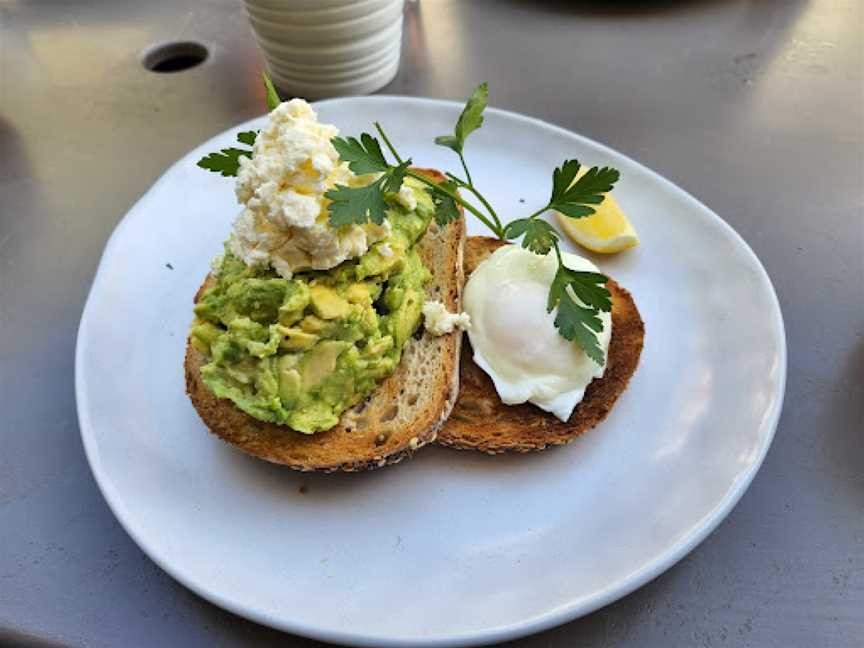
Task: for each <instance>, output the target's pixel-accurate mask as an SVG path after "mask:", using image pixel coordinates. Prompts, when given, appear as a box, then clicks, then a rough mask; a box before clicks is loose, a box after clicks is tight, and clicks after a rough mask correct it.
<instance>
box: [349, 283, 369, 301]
mask: <svg viewBox="0 0 864 648" xmlns="http://www.w3.org/2000/svg"><path fill="white" fill-rule="evenodd" d="M345 298H346V299H347V300H348V301H349V302H351V303H352V304H362V303H363V302H365V301H368V300H369V289H368V288H367V287H366V284H365V283H363V282H358V283H353V284H351V285H350V286H348V289H347V290H346V291H345Z"/></svg>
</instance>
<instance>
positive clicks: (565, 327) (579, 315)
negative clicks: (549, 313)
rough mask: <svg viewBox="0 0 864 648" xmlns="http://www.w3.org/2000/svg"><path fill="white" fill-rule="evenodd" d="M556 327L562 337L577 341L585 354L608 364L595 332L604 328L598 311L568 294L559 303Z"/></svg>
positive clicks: (597, 361) (601, 363)
mask: <svg viewBox="0 0 864 648" xmlns="http://www.w3.org/2000/svg"><path fill="white" fill-rule="evenodd" d="M555 328H557V329H558V333H560V334H561V337H563V338H564V339H566V340H570V341H571V342H576V344H578V345H579V346H580V347H581V348H582V350H583V351H585V355H587V356H588V357H589V358H591V359H592V360H593V361H594V362H596V363H597V364H598V365H600V366H602V365H604V364H606V358H605V356H604V353H603V349H602V348H600V344H599V343H598V342H597V335H596V334H595V333H594V331H597V332H598V333H599V332H600V331H602V330H603V322H602V321H601V320H600V318H599V317H597V312H596V311H593V310H591V309H590V308H584V307H582V306H579V305H578V304H577V303H576V302H574V301H573V300H572V299H570V297H569V295H567V296H565V297H564V298H563V299H562V300H561V301H560V302H559V303H558V314H557V315H555Z"/></svg>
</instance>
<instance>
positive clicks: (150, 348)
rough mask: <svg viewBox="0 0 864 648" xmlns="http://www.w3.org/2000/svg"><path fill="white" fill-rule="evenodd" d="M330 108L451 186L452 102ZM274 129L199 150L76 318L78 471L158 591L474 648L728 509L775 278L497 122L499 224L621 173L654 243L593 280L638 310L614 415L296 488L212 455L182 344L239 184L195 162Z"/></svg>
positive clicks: (768, 417) (761, 440)
mask: <svg viewBox="0 0 864 648" xmlns="http://www.w3.org/2000/svg"><path fill="white" fill-rule="evenodd" d="M318 110H319V112H320V115H321V118H322V119H323V120H324V121H328V122H333V123H335V124H337V125H338V126H339V127H340V128H341V129H342V132H343V133H345V134H353V135H357V134H359V133H360V132H361V131H364V130H365V131H369V130H371V127H372V123H373V121H375V120H379V121H380V122H381V123H382V124H384V126H385V128H386V129H387V131H388V134H389V135H390V137H391V139H392V141H393V142H394V143H395V145H396V146H397V147H398V149H399V150H400V151H401V152H402V154H403V155H405V156H409V155H410V156H411V157H412V158H413V160H414V162H415V164H418V165H423V166H431V167H437V168H439V169H456V168H457V166H458V163H457V162H456V160H454V156H453V154H452V153H450V152H449V151H448V150H446V149H444V148H441V147H438V146H434V145H433V143H432V139H433V137H434V136H435V135H440V134H442V133H446V132H449V131H450V130H451V129H452V126H453V123H454V121H455V119H456V116H457V115H458V112H459V106H457V105H456V104H453V103H449V102H440V101H430V100H422V99H409V98H394V97H363V98H352V99H339V100H332V101H325V102H322V103H320V104H318ZM261 124H262V120H260V119H259V120H254V121H250V122H248V123H246V124H242V125H239V126H237V127H236V128H232V129H230V130H229V131H226V132H225V133H223V134H222V135H219V136H218V137H215V138H213V139H212V140H210V141H209V142H207V143H205V144H203V145H202V146H200V147H198V148H197V149H195V150H194V151H192V152H191V153H189V154H188V155H187V156H186V157H184V158H183V159H182V160H180V161H179V162H177V163H176V164H175V165H174V166H172V167H171V168H170V169H168V171H166V173H165V175H163V176H162V178H160V179H159V181H158V182H157V183H156V184H155V185H154V186H153V187H152V188H151V189H150V190H149V191H148V192H147V193H146V194H145V195H144V196H143V197H142V198H141V200H140V201H139V202H138V203H137V204H136V205H135V206H134V207H133V208H132V210H131V211H130V212H129V214H128V215H127V216H126V217H125V218H124V219H123V221H122V222H121V223H120V225H118V227H117V229H116V231H115V232H114V234H113V235H112V237H111V240H110V241H109V243H108V245H107V248H106V250H105V254H104V256H103V258H102V262H101V264H100V266H99V270H98V272H97V275H96V278H95V280H94V282H93V287H92V290H91V292H90V297H89V299H88V301H87V306H86V308H85V310H84V315H83V317H82V320H81V328H80V331H79V335H78V346H77V354H76V392H77V399H78V412H79V418H80V424H81V433H82V436H83V439H84V446H85V448H86V451H87V457H88V459H89V461H90V465H91V466H92V469H93V473H94V475H95V477H96V480H97V482H98V483H99V486H100V488H101V489H102V492H103V493H104V495H105V498H106V499H107V501H108V503H109V505H110V506H111V508H112V510H113V511H114V513H115V514H116V515H117V517H118V519H119V520H120V522H121V523H122V524H123V526H124V527H125V528H126V530H127V531H128V532H129V534H130V535H131V536H132V538H133V539H134V540H135V541H136V542H137V543H138V544H139V545H140V546H141V548H142V549H143V550H144V551H145V552H147V554H148V555H149V556H150V557H151V558H153V560H154V561H156V562H157V563H158V564H159V565H160V566H161V567H162V568H163V569H165V570H166V571H167V572H168V573H170V574H171V575H172V576H174V577H175V578H176V579H178V580H179V581H180V582H182V583H183V584H185V585H186V586H188V587H190V588H191V589H193V590H194V591H196V592H198V593H199V594H200V595H202V596H204V597H205V598H207V599H209V600H210V601H213V602H214V603H216V604H217V605H221V606H223V607H225V608H227V609H229V610H232V611H233V612H236V613H238V614H241V615H243V616H246V617H249V618H250V619H254V620H255V621H259V622H261V623H265V624H268V625H271V626H274V627H276V628H281V629H284V630H287V631H290V632H293V633H297V634H301V635H308V636H312V637H317V638H320V639H323V640H329V641H336V642H344V643H352V644H359V645H370V646H373V645H374V646H385V645H391V646H392V645H434V646H445V645H462V644H469V643H472V644H476V643H482V642H489V641H493V640H504V639H509V638H513V637H517V636H520V635H525V634H528V633H531V632H536V631H538V630H542V629H544V628H548V627H550V626H554V625H556V624H559V623H563V622H565V621H568V620H570V619H574V618H576V617H578V616H580V615H583V614H586V613H588V612H591V611H592V610H596V609H597V608H599V607H601V606H603V605H606V604H607V603H610V602H611V601H614V600H615V599H617V598H619V597H621V596H623V595H625V594H627V593H628V592H630V591H632V590H633V589H635V588H637V587H639V586H640V585H642V584H644V583H645V582H647V581H648V580H650V579H652V578H654V577H655V576H657V575H658V574H660V573H661V572H662V571H664V570H665V569H668V568H669V567H670V566H671V565H672V564H674V563H675V562H676V561H677V560H679V559H680V558H681V557H682V556H684V555H685V554H686V553H687V552H688V551H690V550H691V549H693V547H694V546H696V545H697V544H698V543H699V542H700V541H701V540H702V539H703V538H705V536H706V535H707V534H708V533H709V532H710V531H711V530H712V529H714V528H715V527H716V526H717V524H719V522H720V521H721V520H722V519H723V518H724V517H725V516H726V515H727V514H728V513H729V511H730V509H731V508H732V507H733V506H734V505H735V503H736V502H737V501H738V499H739V498H740V497H741V495H742V493H743V492H744V490H745V489H746V488H747V486H748V485H749V484H750V481H751V480H752V478H753V476H754V474H755V473H756V471H757V469H758V468H759V465H760V464H761V462H762V459H763V457H764V456H765V453H766V451H767V449H768V446H769V444H770V442H771V438H772V436H773V433H774V429H775V426H776V424H777V419H778V416H779V413H780V408H781V404H782V398H783V388H784V382H785V376H786V348H785V339H784V333H783V322H782V318H781V315H780V309H779V306H778V303H777V298H776V296H775V294H774V291H773V289H772V287H771V284H770V282H769V279H768V277H767V275H766V274H765V271H764V270H763V269H762V266H761V265H760V263H759V261H758V260H757V259H756V257H755V256H754V255H753V253H752V252H751V250H750V249H749V248H748V247H747V245H746V244H745V243H744V242H743V241H742V240H741V238H739V236H738V235H737V234H736V233H735V232H734V231H732V229H731V228H730V227H729V226H728V225H726V224H725V223H724V222H723V221H722V220H720V219H719V218H718V217H717V216H716V215H714V214H713V213H712V212H711V211H709V210H708V209H707V208H706V207H704V206H703V205H701V204H700V203H699V202H697V201H696V200H695V199H694V198H692V197H690V196H689V195H688V194H686V193H685V192H684V191H682V190H681V189H679V188H677V187H675V186H674V185H672V184H671V183H669V182H668V181H666V180H664V179H663V178H661V177H660V176H658V175H657V174H655V173H653V172H651V171H649V170H648V169H646V168H644V167H642V166H640V165H639V164H637V163H636V162H634V161H632V160H630V159H628V158H626V157H624V156H623V155H621V154H619V153H616V152H614V151H611V150H609V149H608V148H605V147H603V146H601V145H599V144H597V143H595V142H592V141H590V140H587V139H585V138H583V137H580V136H578V135H574V134H573V133H570V132H568V131H565V130H563V129H560V128H557V127H554V126H550V125H549V124H545V123H543V122H540V121H537V120H534V119H530V118H527V117H522V116H519V115H515V114H512V113H507V112H502V111H498V110H489V111H488V112H487V116H486V123H485V124H484V126H483V128H482V129H481V130H480V131H478V132H477V133H475V134H474V135H472V136H471V139H470V141H469V143H468V147H467V157H468V159H469V161H470V163H471V168H472V172H473V176H474V179H475V181H476V182H477V184H478V185H479V186H480V187H482V188H483V189H484V190H486V191H487V192H488V196H489V197H490V198H491V199H492V202H493V203H494V204H495V205H497V206H498V208H499V210H500V211H501V212H503V213H504V214H507V215H508V216H513V217H515V216H518V215H520V214H525V213H527V212H528V211H529V210H531V209H533V208H535V206H538V205H541V204H543V202H544V201H545V200H546V199H547V197H548V194H549V191H550V186H551V172H552V168H553V167H554V166H555V165H557V164H560V163H561V161H562V160H564V159H565V158H569V157H577V158H579V159H580V160H582V161H584V162H586V163H589V164H601V165H613V166H615V167H617V168H618V169H620V170H621V175H622V180H621V182H620V184H619V187H618V188H617V189H616V194H617V196H618V199H619V201H620V202H621V204H622V205H623V207H624V209H625V210H626V211H627V213H628V214H629V215H630V216H631V218H632V220H633V222H634V224H635V226H636V228H637V229H638V231H639V233H640V235H641V237H642V245H641V246H640V247H638V248H636V249H635V250H633V251H630V252H627V253H625V254H621V255H618V256H613V257H610V258H601V259H599V262H600V266H601V268H602V269H603V270H604V271H606V272H608V273H609V274H611V275H612V276H613V277H615V278H616V279H617V280H618V281H619V282H620V283H621V284H622V285H624V286H625V287H627V288H628V289H630V290H631V291H632V293H633V295H634V296H635V299H636V302H637V304H638V305H639V308H640V310H641V312H642V316H643V318H644V320H645V323H646V330H647V334H646V338H645V350H644V352H643V354H642V362H641V365H640V367H639V369H638V371H637V372H636V375H635V376H634V378H633V380H632V382H631V384H630V387H629V388H628V389H627V391H626V392H625V393H624V394H623V396H622V397H621V399H620V400H619V402H618V404H617V405H616V406H615V408H614V410H613V411H612V413H611V414H610V416H609V418H608V419H607V420H606V421H605V422H604V423H603V424H602V425H601V426H600V427H599V428H597V429H596V430H593V431H591V432H589V433H588V434H586V435H584V436H582V437H581V438H579V439H577V440H576V441H575V442H573V443H572V444H571V445H569V446H566V447H563V448H558V449H554V450H549V451H546V452H542V453H537V454H533V455H528V456H499V457H487V456H484V455H478V454H473V453H470V452H457V451H451V450H445V449H439V448H425V449H423V450H422V451H421V452H419V453H418V454H417V456H416V457H415V458H414V459H412V460H410V461H406V462H403V463H402V464H400V465H398V466H396V467H392V468H387V469H385V470H381V471H378V472H371V473H363V474H356V475H345V474H337V475H309V474H300V473H295V472H292V471H290V470H287V469H283V468H281V467H279V466H273V465H269V464H266V463H263V462H260V461H257V460H255V459H252V458H249V457H246V456H245V455H243V454H241V453H240V452H238V451H235V450H234V449H232V448H230V447H227V446H225V445H223V444H222V443H221V442H220V441H218V440H216V439H215V438H214V437H212V436H210V435H209V434H208V433H207V431H206V430H205V428H204V426H203V425H202V423H201V422H200V420H199V419H198V417H197V415H196V414H195V411H194V410H193V409H192V406H191V405H190V403H189V402H188V399H187V398H186V395H185V393H184V389H183V370H182V362H183V346H184V341H185V336H186V329H187V326H188V324H189V321H190V318H191V304H192V296H193V294H194V293H195V290H196V289H197V287H198V285H199V284H200V282H201V280H202V278H203V277H204V275H205V273H206V272H207V270H208V263H209V261H210V258H211V257H212V256H213V255H215V254H216V253H217V252H219V251H220V245H221V242H222V240H223V239H224V238H225V237H226V235H227V234H228V231H229V227H230V223H231V221H232V219H233V217H234V215H235V213H236V212H237V207H236V205H235V202H234V197H233V183H232V181H231V180H228V179H224V178H221V177H219V176H217V175H214V174H209V173H206V172H205V171H202V170H201V169H199V168H197V167H196V166H195V162H196V160H198V159H199V158H200V157H201V156H202V155H204V154H205V153H209V152H210V151H214V150H216V149H218V148H221V147H223V146H228V145H230V144H231V143H232V141H233V138H234V134H235V133H237V132H239V131H241V130H248V129H250V128H256V127H260V126H261ZM522 200H524V203H523V202H522ZM469 230H470V231H471V232H473V233H482V232H483V229H482V228H481V227H480V226H478V224H477V223H476V222H471V223H469ZM169 263H170V264H171V265H172V267H173V270H171V269H169V268H168V267H166V264H169ZM301 485H302V486H304V487H305V488H304V489H303V490H304V491H305V493H301V492H300V487H301Z"/></svg>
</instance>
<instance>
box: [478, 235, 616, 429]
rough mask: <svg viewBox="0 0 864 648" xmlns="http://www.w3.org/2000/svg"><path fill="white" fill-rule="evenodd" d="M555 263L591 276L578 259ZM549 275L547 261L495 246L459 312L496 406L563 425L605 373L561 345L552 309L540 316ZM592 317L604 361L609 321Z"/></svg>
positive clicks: (551, 265) (552, 268)
mask: <svg viewBox="0 0 864 648" xmlns="http://www.w3.org/2000/svg"><path fill="white" fill-rule="evenodd" d="M561 256H562V258H563V260H564V265H565V266H567V267H568V268H570V269H571V270H583V271H588V272H598V269H597V267H596V266H595V265H594V264H593V263H591V262H590V261H588V260H587V259H584V258H582V257H580V256H578V255H575V254H569V253H565V252H562V253H561ZM557 267H558V263H557V259H556V258H555V255H554V254H551V253H550V254H548V255H546V256H538V255H536V254H533V253H531V252H529V251H527V250H524V249H522V248H521V247H519V246H518V245H505V246H502V247H500V248H498V249H497V250H496V251H495V252H494V253H493V254H492V255H491V256H490V257H489V258H488V259H486V260H485V261H483V262H482V263H480V264H479V265H478V266H477V268H476V269H475V270H474V272H473V273H472V274H471V277H470V278H469V279H468V282H467V283H466V285H465V291H464V296H463V306H464V309H465V312H466V313H467V314H468V315H469V316H470V318H471V328H469V329H468V337H469V339H470V340H471V346H472V348H473V349H474V362H475V363H477V365H478V366H479V367H480V368H481V369H483V370H484V371H485V372H486V373H487V374H489V377H490V378H491V379H492V382H494V383H495V389H496V391H497V392H498V395H499V396H500V398H501V400H502V402H504V403H506V404H507V405H515V404H518V403H525V402H530V403H533V404H534V405H536V406H537V407H539V408H541V409H543V410H545V411H547V412H551V413H552V414H554V415H555V416H557V417H558V418H559V419H561V420H562V421H567V420H568V419H569V418H570V415H571V414H572V412H573V409H574V408H575V407H576V405H577V404H578V403H579V402H580V401H581V400H582V398H583V397H584V396H585V388H586V387H587V386H588V384H589V383H590V382H591V381H592V380H594V379H595V378H601V377H602V376H603V372H604V369H605V366H601V365H598V364H597V363H595V362H594V361H593V360H592V359H591V358H589V357H588V356H587V355H586V354H585V352H584V351H583V350H582V349H581V348H580V347H579V346H578V345H577V344H576V343H575V342H570V341H568V340H566V339H564V338H563V337H561V335H560V334H559V333H558V330H557V329H556V328H555V324H554V321H555V315H556V314H557V312H558V309H557V307H556V308H555V309H553V310H552V312H551V313H547V312H546V300H547V297H548V295H549V287H550V285H551V284H552V280H553V279H554V277H555V272H556V270H557ZM577 301H578V300H577ZM599 317H600V320H601V321H602V322H603V331H602V332H601V333H599V334H598V343H599V344H600V347H601V348H602V349H603V354H604V356H605V355H607V352H608V349H609V339H610V338H611V336H612V317H611V314H610V313H605V312H600V313H599Z"/></svg>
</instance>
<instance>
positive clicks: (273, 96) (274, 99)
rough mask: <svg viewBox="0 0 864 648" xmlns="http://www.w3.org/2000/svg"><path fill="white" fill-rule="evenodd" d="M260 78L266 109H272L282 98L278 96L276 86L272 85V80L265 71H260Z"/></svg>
mask: <svg viewBox="0 0 864 648" xmlns="http://www.w3.org/2000/svg"><path fill="white" fill-rule="evenodd" d="M261 80H262V81H264V90H265V92H266V101H267V110H268V111H269V110H273V109H274V108H276V106H278V105H279V104H280V103H282V100H281V99H280V98H279V93H278V92H276V88H275V87H274V86H273V82H272V81H271V80H270V77H269V76H268V74H267V73H266V72H262V73H261Z"/></svg>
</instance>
